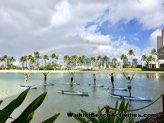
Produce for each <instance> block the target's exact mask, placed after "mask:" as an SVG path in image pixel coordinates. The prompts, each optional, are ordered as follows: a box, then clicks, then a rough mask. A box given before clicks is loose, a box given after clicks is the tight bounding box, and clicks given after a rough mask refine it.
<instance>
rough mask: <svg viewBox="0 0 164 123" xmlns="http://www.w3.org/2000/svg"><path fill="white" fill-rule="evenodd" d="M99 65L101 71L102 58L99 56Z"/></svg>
mask: <svg viewBox="0 0 164 123" xmlns="http://www.w3.org/2000/svg"><path fill="white" fill-rule="evenodd" d="M97 63H98V67H99V69H100V68H101V65H102V57H101V56H97Z"/></svg>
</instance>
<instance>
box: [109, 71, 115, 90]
mask: <svg viewBox="0 0 164 123" xmlns="http://www.w3.org/2000/svg"><path fill="white" fill-rule="evenodd" d="M109 76H110V80H111V84H112V88H114V75H113V73H111V74H109Z"/></svg>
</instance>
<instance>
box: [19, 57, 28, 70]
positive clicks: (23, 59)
mask: <svg viewBox="0 0 164 123" xmlns="http://www.w3.org/2000/svg"><path fill="white" fill-rule="evenodd" d="M19 61H20V62H21V63H22V69H24V63H25V61H26V58H25V57H24V56H22V57H21V58H20V59H19Z"/></svg>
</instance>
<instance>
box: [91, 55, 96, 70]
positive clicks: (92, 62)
mask: <svg viewBox="0 0 164 123" xmlns="http://www.w3.org/2000/svg"><path fill="white" fill-rule="evenodd" d="M95 62H96V58H95V57H91V66H93V68H94V66H95Z"/></svg>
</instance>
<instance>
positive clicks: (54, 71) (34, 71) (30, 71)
mask: <svg viewBox="0 0 164 123" xmlns="http://www.w3.org/2000/svg"><path fill="white" fill-rule="evenodd" d="M44 72H49V73H69V72H110V73H111V72H113V73H116V72H130V73H132V72H133V73H164V71H141V70H86V71H85V70H0V73H44Z"/></svg>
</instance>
